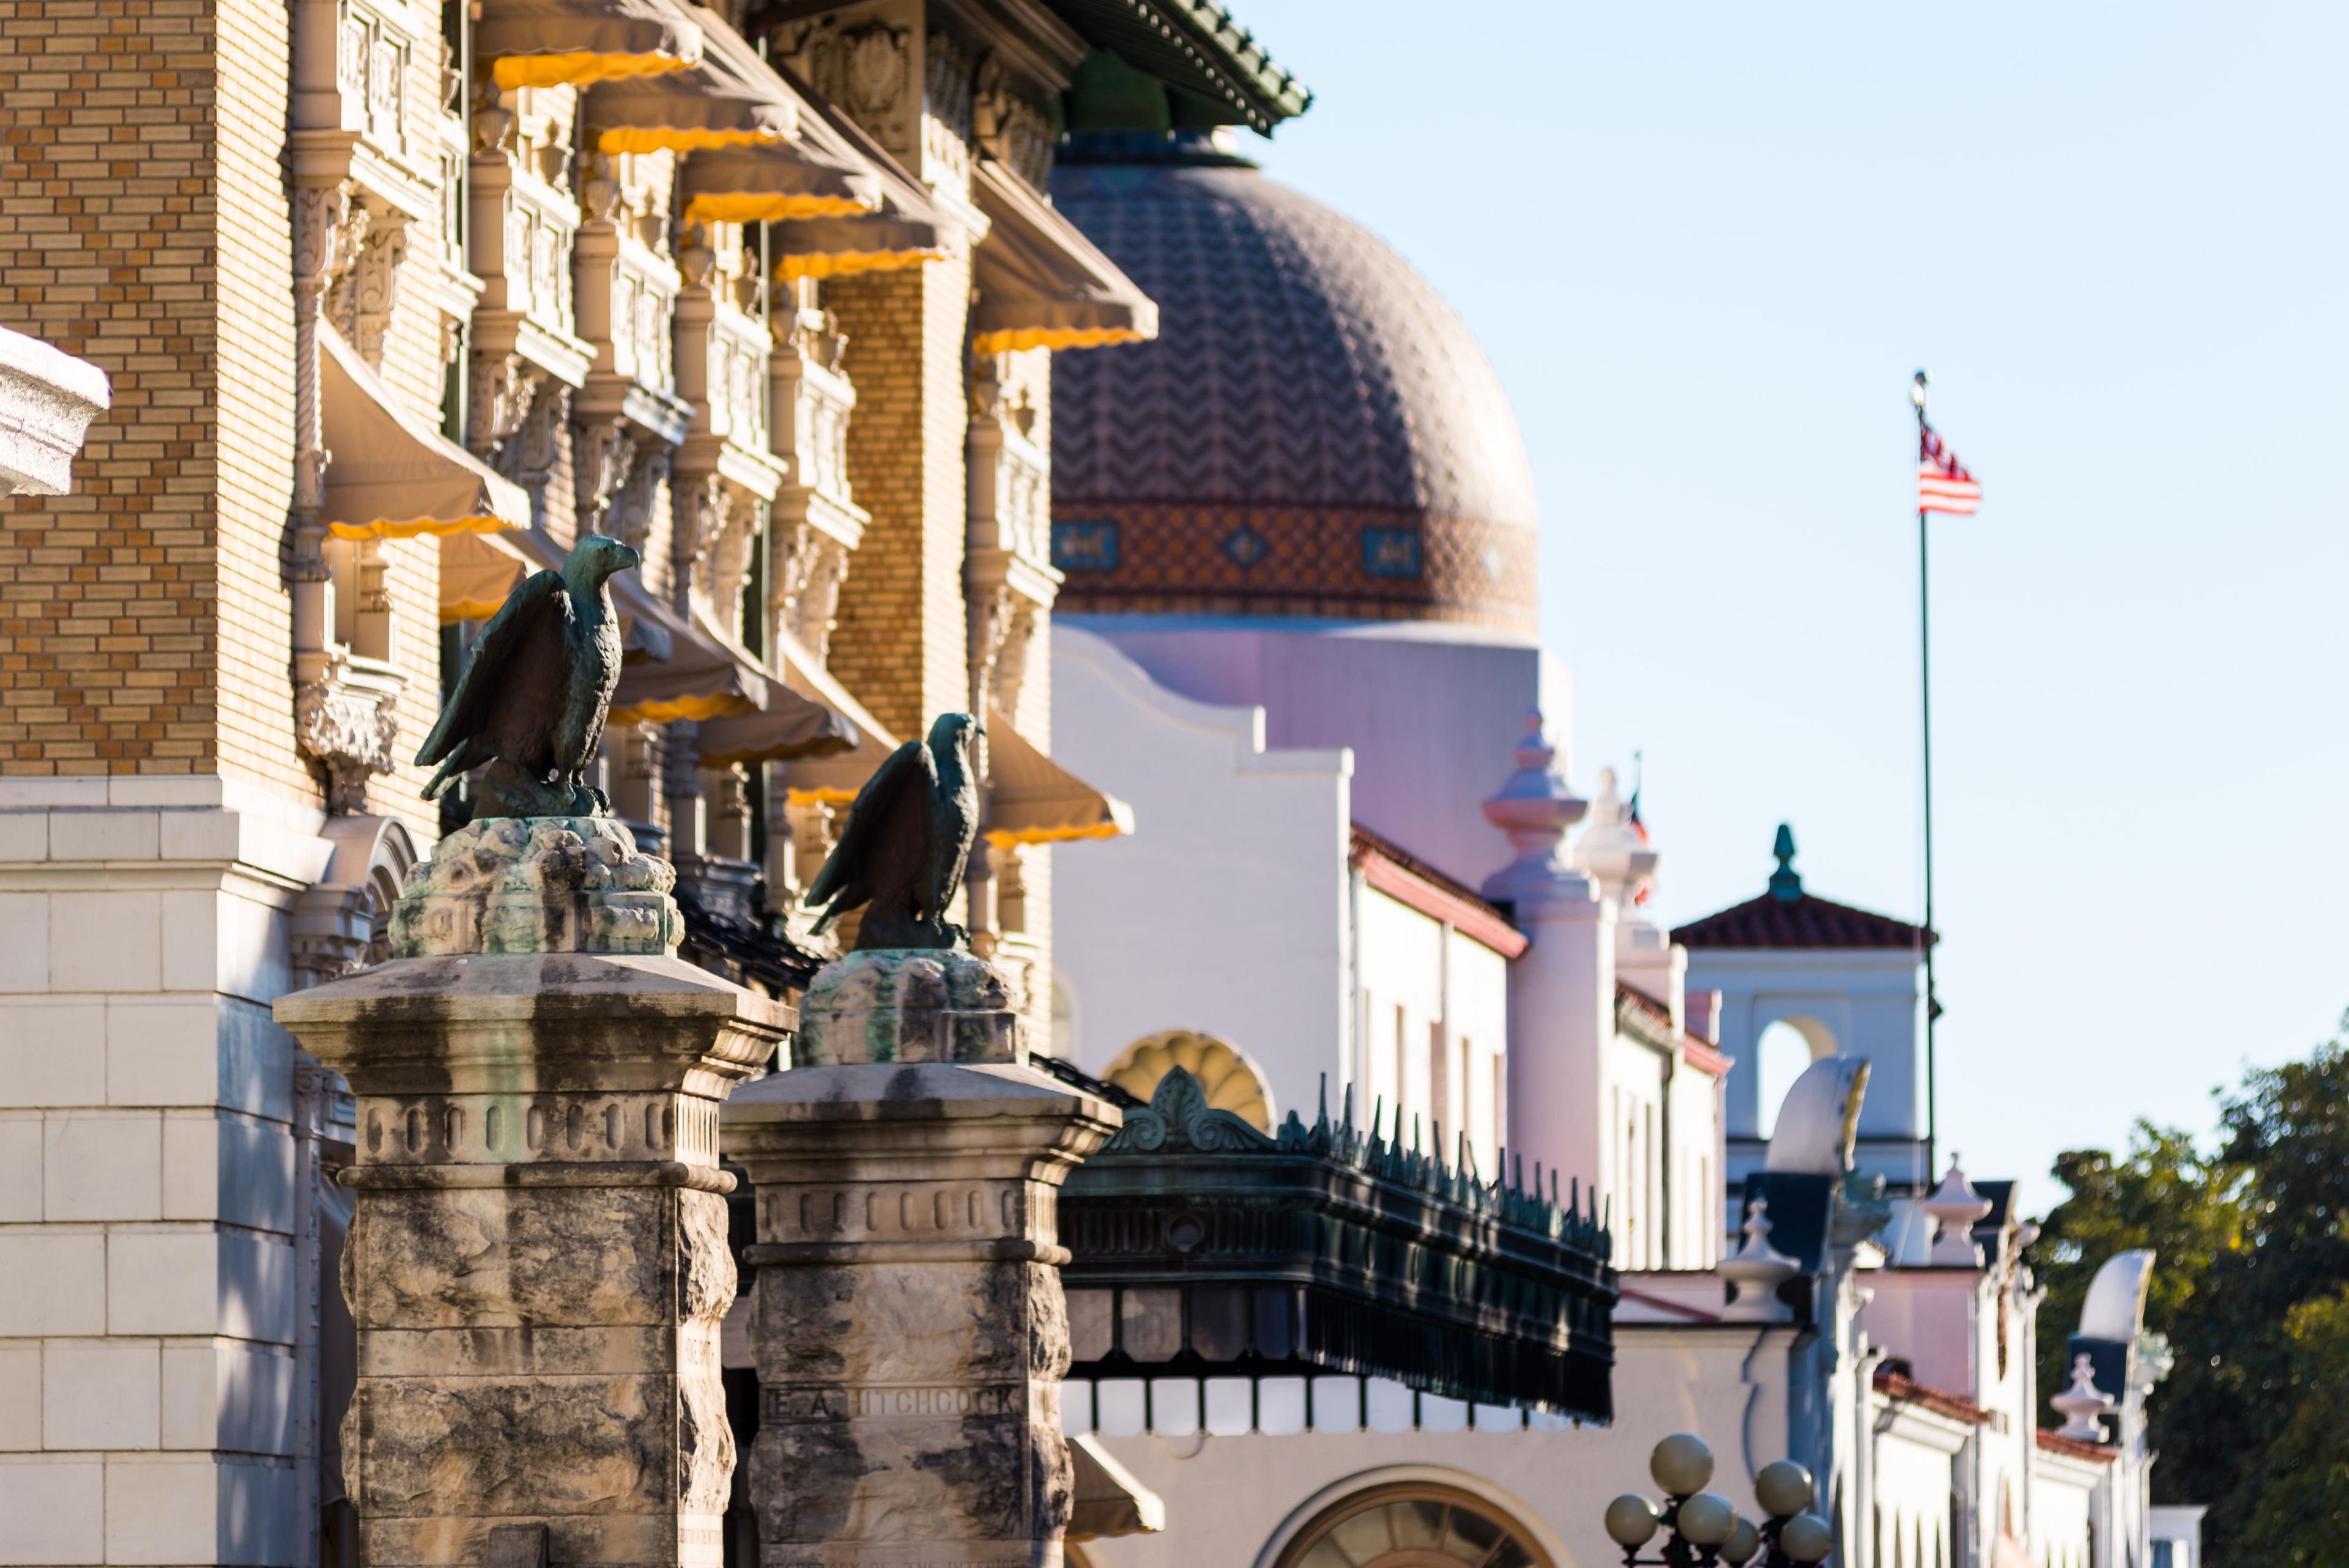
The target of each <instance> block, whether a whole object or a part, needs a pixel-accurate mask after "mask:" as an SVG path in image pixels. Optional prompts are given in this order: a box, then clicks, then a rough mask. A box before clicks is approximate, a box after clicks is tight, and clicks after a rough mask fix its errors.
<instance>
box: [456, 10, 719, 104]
mask: <svg viewBox="0 0 2349 1568" xmlns="http://www.w3.org/2000/svg"><path fill="white" fill-rule="evenodd" d="M473 54H474V56H475V57H477V58H479V59H484V60H488V61H490V62H491V67H490V72H491V75H492V77H495V79H496V81H497V84H498V86H500V87H502V88H548V87H561V86H564V85H569V86H572V87H585V86H587V85H589V84H590V83H593V82H601V81H609V80H611V79H612V78H614V77H636V76H647V75H652V74H657V73H658V72H662V71H674V70H681V69H683V68H684V67H687V66H689V65H691V64H693V63H694V62H695V61H696V60H698V59H699V58H700V57H701V29H700V28H699V27H698V26H695V24H694V23H693V21H692V19H691V18H689V17H688V15H686V14H685V10H684V8H683V7H682V6H680V5H674V4H672V3H671V0H481V16H480V19H479V20H477V21H476V22H474V24H473Z"/></svg>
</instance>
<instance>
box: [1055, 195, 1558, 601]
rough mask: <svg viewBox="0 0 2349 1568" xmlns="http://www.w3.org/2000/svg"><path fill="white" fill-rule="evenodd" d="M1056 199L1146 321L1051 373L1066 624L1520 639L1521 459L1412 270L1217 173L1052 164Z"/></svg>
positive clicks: (1488, 373)
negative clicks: (1472, 630) (1302, 624)
mask: <svg viewBox="0 0 2349 1568" xmlns="http://www.w3.org/2000/svg"><path fill="white" fill-rule="evenodd" d="M1052 197H1053V201H1055V202H1056V204H1058V206H1059V207H1060V209H1061V211H1063V212H1065V213H1066V214H1068V216H1069V217H1070V218H1071V219H1072V220H1074V222H1076V223H1077V224H1078V226H1079V227H1081V229H1083V230H1084V232H1086V233H1087V234H1088V235H1089V236H1091V238H1092V240H1093V242H1095V243H1097V244H1099V245H1100V246H1101V247H1102V249H1103V250H1104V251H1106V252H1108V253H1109V254H1110V256H1111V258H1112V260H1114V261H1115V262H1116V263H1118V265H1119V266H1120V267H1122V268H1123V270H1124V271H1125V272H1126V273H1127V274H1128V275H1130V276H1131V277H1133V280H1134V281H1135V282H1136V283H1138V284H1141V285H1142V287H1143V290H1144V291H1146V292H1147V293H1148V294H1150V295H1151V297H1152V298H1154V299H1155V300H1156V301H1157V302H1158V307H1159V335H1158V338H1157V341H1155V342H1154V343H1147V344H1134V345H1128V346H1118V347H1113V348H1102V349H1092V350H1085V351H1081V352H1073V353H1065V354H1061V355H1057V356H1054V361H1053V368H1052V416H1051V418H1052V511H1053V518H1054V529H1053V555H1054V559H1055V562H1056V563H1057V564H1059V565H1060V566H1061V569H1062V570H1063V571H1064V572H1065V573H1067V582H1066V583H1065V584H1064V585H1063V587H1062V588H1061V600H1060V603H1061V608H1062V609H1063V610H1067V611H1076V612H1085V611H1092V612H1162V613H1182V612H1187V613H1193V614H1201V613H1206V614H1256V615H1263V614H1286V615H1307V616H1336V617H1345V618H1358V619H1418V620H1440V621H1458V622H1467V623H1473V624H1481V625H1485V626H1491V627H1495V628H1499V629H1506V630H1510V631H1516V632H1525V633H1531V632H1532V631H1533V630H1534V619H1535V556H1536V548H1537V545H1536V522H1537V516H1536V509H1535V504H1534V487H1533V475H1532V472H1531V470H1530V469H1529V468H1528V466H1527V464H1526V449H1525V442H1524V440H1523V439H1522V438H1520V437H1519V435H1518V433H1517V423H1516V416H1515V415H1514V414H1512V413H1511V411H1510V408H1509V402H1508V398H1507V397H1506V396H1505V395H1504V394H1503V392H1502V390H1501V385H1500V382H1499V380H1498V378H1497V377H1495V376H1494V374H1493V368H1492V366H1490V365H1488V364H1487V363H1486V362H1485V356H1484V354H1483V352H1482V351H1480V350H1479V349H1478V348H1477V346H1476V341H1475V338H1474V337H1472V336H1471V335H1469V333H1468V329H1467V327H1466V326H1464V325H1462V323H1461V321H1460V318H1459V317H1458V316H1456V315H1454V314H1453V313H1452V311H1451V309H1450V308H1449V307H1448V306H1446V305H1445V304H1444V301H1443V299H1442V298H1441V297H1440V296H1439V295H1438V294H1436V292H1435V291H1434V289H1433V288H1432V287H1430V286H1429V284H1428V283H1427V280H1426V279H1424V278H1423V277H1421V276H1420V275H1419V273H1416V272H1414V271H1413V269H1412V267H1411V265H1410V263H1406V262H1405V261H1404V260H1403V259H1402V257H1400V256H1398V255H1396V254H1395V253H1394V252H1393V251H1392V250H1390V249H1388V248H1387V246H1386V245H1385V244H1384V243H1383V242H1381V241H1380V240H1379V239H1378V237H1377V236H1375V235H1373V234H1372V233H1371V232H1370V231H1369V230H1367V229H1365V228H1363V227H1362V226H1361V224H1359V223H1356V222H1352V221H1351V220H1350V219H1347V218H1345V217H1342V216H1340V214H1338V213H1337V212H1334V211H1330V209H1329V208H1327V207H1325V206H1323V205H1321V204H1320V203H1319V202H1318V201H1313V200H1311V199H1310V198H1309V197H1307V196H1304V195H1301V194H1299V192H1298V191H1292V190H1290V189H1288V187H1286V186H1283V185H1279V184H1277V183H1275V182H1274V181H1270V180H1268V179H1266V178H1265V177H1264V176H1263V175H1262V174H1261V173H1259V172H1257V170H1255V169H1254V168H1252V167H1250V166H1247V165H1246V164H1244V163H1241V162H1240V161H1239V160H1235V159H1230V158H1215V157H1214V156H1213V155H1212V154H1210V155H1209V156H1208V159H1207V160H1202V161H1184V160H1179V159H1177V160H1165V159H1164V155H1163V154H1162V155H1161V160H1158V161H1148V162H1094V161H1075V160H1069V161H1064V162H1063V163H1062V164H1061V167H1060V168H1059V169H1058V170H1056V171H1055V172H1054V174H1053V177H1052Z"/></svg>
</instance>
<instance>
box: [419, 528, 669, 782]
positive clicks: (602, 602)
mask: <svg viewBox="0 0 2349 1568" xmlns="http://www.w3.org/2000/svg"><path fill="white" fill-rule="evenodd" d="M637 559H638V557H637V555H636V552H635V551H633V550H631V549H629V548H628V547H627V546H626V545H625V544H623V543H621V542H619V541H618V540H616V539H606V538H605V537H604V536H603V535H602V534H600V533H591V534H587V535H585V536H584V537H583V538H582V539H581V540H580V541H579V542H578V543H577V544H575V545H574V546H572V549H571V555H570V558H569V559H568V560H566V561H564V563H563V570H562V571H560V572H554V571H546V572H536V573H532V574H531V575H530V576H529V577H528V578H526V579H525V580H524V581H523V583H521V585H520V586H518V587H516V588H515V589H514V591H513V592H512V593H509V594H507V595H506V602H505V603H502V604H501V605H499V606H498V613H497V614H494V615H492V616H491V617H490V622H489V624H488V625H486V626H484V627H482V628H481V637H480V639H479V640H478V641H476V642H475V643H474V644H473V651H472V653H471V655H470V656H469V657H467V659H466V660H465V672H464V674H462V675H460V676H458V677H457V689H456V691H455V692H454V693H453V694H451V695H450V698H449V706H448V707H444V708H442V709H441V710H440V723H439V724H437V725H435V726H433V727H432V733H431V735H430V736H429V738H427V739H426V740H425V742H424V749H423V750H421V751H419V752H418V753H417V754H416V762H417V766H419V768H421V767H429V766H430V765H431V764H433V763H436V762H437V763H439V764H440V771H439V772H438V773H435V774H434V775H433V776H432V781H431V782H430V783H429V784H427V785H425V786H424V798H425V799H427V800H433V799H439V798H440V793H441V791H442V790H444V789H447V788H448V787H449V785H450V781H451V780H453V779H456V778H457V777H458V776H459V775H460V774H463V773H466V772H468V771H470V770H471V769H475V768H479V767H480V766H481V764H483V763H485V762H486V763H488V764H489V765H490V769H489V772H488V773H487V774H486V775H484V776H483V779H482V781H481V791H482V797H483V798H482V800H481V807H480V809H479V810H477V811H476V813H475V814H476V815H478V816H485V817H496V816H502V817H590V816H604V815H608V814H609V813H610V811H611V802H610V801H609V800H608V799H605V795H604V792H603V791H602V790H600V789H595V788H594V787H592V786H591V785H589V784H587V783H586V782H585V779H584V777H583V775H584V774H585V772H586V770H587V767H588V764H590V763H591V762H593V761H594V760H595V748H596V747H597V746H598V745H599V744H600V743H601V742H602V740H603V738H604V714H605V709H606V708H608V707H610V706H611V701H612V692H613V689H614V688H615V687H616V686H618V685H619V684H620V624H619V620H618V617H617V616H616V614H615V613H614V611H613V609H612V591H611V589H610V588H609V587H608V586H607V585H606V584H607V583H608V581H609V579H610V578H611V576H612V574H613V573H616V572H625V571H626V570H627V569H628V568H629V567H631V566H634V565H636V562H637Z"/></svg>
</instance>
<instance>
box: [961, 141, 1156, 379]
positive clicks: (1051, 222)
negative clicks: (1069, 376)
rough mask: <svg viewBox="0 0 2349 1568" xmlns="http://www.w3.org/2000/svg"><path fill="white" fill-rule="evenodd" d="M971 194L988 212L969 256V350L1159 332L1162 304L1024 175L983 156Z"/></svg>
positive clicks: (1083, 343) (1064, 344)
mask: <svg viewBox="0 0 2349 1568" xmlns="http://www.w3.org/2000/svg"><path fill="white" fill-rule="evenodd" d="M971 194H972V195H973V196H974V197H976V198H977V199H978V207H979V211H982V212H985V213H986V214H987V217H988V231H987V237H986V238H985V239H984V240H981V241H980V242H978V250H977V251H976V252H975V253H973V254H972V257H971V286H972V287H973V289H975V290H976V291H977V293H978V302H977V303H976V304H973V305H972V307H971V313H970V330H971V345H970V346H971V349H972V351H973V352H974V353H978V354H1001V353H1005V352H1007V351H1009V350H1012V349H1020V348H1093V347H1098V346H1102V345H1103V344H1112V343H1141V342H1144V341H1146V340H1148V339H1150V338H1154V337H1155V336H1157V335H1158V306H1157V304H1155V303H1154V302H1153V301H1152V299H1151V298H1150V296H1149V295H1147V294H1143V292H1142V289H1141V287H1140V286H1139V285H1138V284H1135V283H1134V281H1133V279H1132V278H1129V277H1127V276H1126V275H1125V273H1123V272H1121V271H1119V270H1118V265H1117V263H1115V262H1112V261H1111V260H1110V259H1109V257H1108V256H1106V255H1104V254H1102V251H1101V249H1100V247H1099V246H1097V245H1095V244H1094V243H1093V242H1092V241H1091V240H1088V239H1086V238H1085V236H1084V234H1083V233H1082V232H1081V231H1080V230H1079V229H1078V228H1077V226H1076V225H1075V224H1074V223H1071V222H1069V220H1068V219H1066V218H1064V217H1062V216H1061V214H1060V213H1059V212H1058V211H1055V210H1054V209H1053V208H1052V206H1051V205H1050V203H1049V202H1047V201H1045V200H1044V199H1043V198H1042V197H1040V196H1039V195H1037V194H1036V192H1035V191H1031V190H1030V189H1029V187H1028V184H1027V182H1026V181H1022V180H1021V179H1020V178H1019V176H1018V175H1016V174H1013V173H1012V172H1011V171H1010V170H1008V169H1006V168H1004V167H1003V165H1001V164H1000V163H998V162H997V161H996V160H994V159H992V158H987V157H982V158H980V159H979V160H978V167H977V168H976V170H973V173H972V178H971Z"/></svg>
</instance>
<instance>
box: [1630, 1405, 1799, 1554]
mask: <svg viewBox="0 0 2349 1568" xmlns="http://www.w3.org/2000/svg"><path fill="white" fill-rule="evenodd" d="M1648 1473H1649V1474H1650V1475H1651V1476H1653V1477H1655V1480H1656V1484H1657V1485H1658V1486H1660V1487H1661V1488H1663V1491H1664V1501H1662V1502H1661V1504H1659V1503H1656V1502H1651V1501H1649V1500H1648V1499H1647V1498H1646V1497H1644V1496H1642V1495H1640V1493H1639V1492H1636V1491H1627V1492H1625V1493H1624V1494H1623V1495H1622V1496H1621V1497H1619V1498H1617V1499H1616V1500H1615V1501H1612V1502H1610V1503H1609V1504H1608V1505H1607V1521H1606V1522H1607V1533H1608V1535H1609V1537H1610V1538H1611V1539H1612V1540H1613V1541H1614V1542H1615V1544H1617V1545H1618V1546H1620V1547H1621V1548H1622V1549H1623V1564H1624V1568H1715V1565H1716V1564H1719V1563H1727V1564H1729V1568H1745V1565H1746V1564H1747V1563H1753V1562H1754V1559H1755V1558H1756V1557H1759V1558H1760V1560H1761V1563H1760V1568H1798V1565H1803V1568H1807V1564H1810V1563H1821V1562H1825V1561H1826V1556H1827V1553H1830V1552H1832V1551H1834V1550H1835V1532H1834V1531H1832V1530H1830V1529H1829V1528H1828V1527H1827V1522H1826V1520H1824V1519H1821V1518H1820V1517H1819V1516H1818V1515H1817V1514H1816V1513H1812V1512H1810V1511H1809V1510H1810V1506H1811V1503H1812V1501H1813V1499H1814V1498H1815V1497H1816V1487H1814V1486H1813V1484H1812V1482H1811V1472H1810V1471H1808V1470H1805V1469H1804V1468H1803V1467H1802V1466H1800V1465H1798V1464H1795V1463H1794V1462H1793V1461H1792V1460H1777V1461H1775V1463H1772V1464H1766V1465H1764V1466H1763V1467H1762V1473H1761V1474H1759V1475H1757V1476H1755V1477H1754V1501H1756V1502H1758V1503H1760V1504H1761V1505H1762V1507H1763V1509H1764V1511H1766V1512H1767V1513H1768V1515H1769V1517H1768V1518H1767V1519H1766V1520H1764V1522H1762V1523H1760V1524H1756V1523H1754V1522H1753V1521H1752V1520H1750V1519H1745V1518H1743V1517H1741V1516H1740V1515H1739V1513H1738V1511H1737V1509H1736V1507H1735V1505H1734V1504H1733V1503H1732V1502H1731V1501H1729V1500H1728V1499H1727V1498H1725V1497H1723V1496H1722V1495H1721V1494H1720V1493H1719V1492H1713V1491H1705V1490H1704V1487H1705V1483H1706V1482H1708V1481H1710V1480H1713V1450H1712V1449H1709V1448H1707V1447H1706V1446H1705V1444H1704V1439H1702V1438H1699V1437H1695V1436H1693V1435H1692V1434H1690V1433H1688V1432H1675V1433H1673V1434H1672V1435H1671V1437H1669V1438H1666V1439H1664V1440H1663V1441H1662V1442H1661V1443H1658V1444H1657V1445H1656V1451H1655V1452H1654V1453H1653V1454H1651V1455H1650V1456H1649V1459H1648ZM1660 1530H1661V1531H1663V1532H1666V1535H1665V1540H1664V1543H1663V1547H1662V1549H1661V1552H1662V1554H1661V1556H1656V1557H1642V1556H1640V1548H1641V1547H1642V1546H1645V1545H1647V1544H1648V1542H1651V1541H1653V1540H1654V1539H1655V1538H1656V1532H1658V1531H1660Z"/></svg>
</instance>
